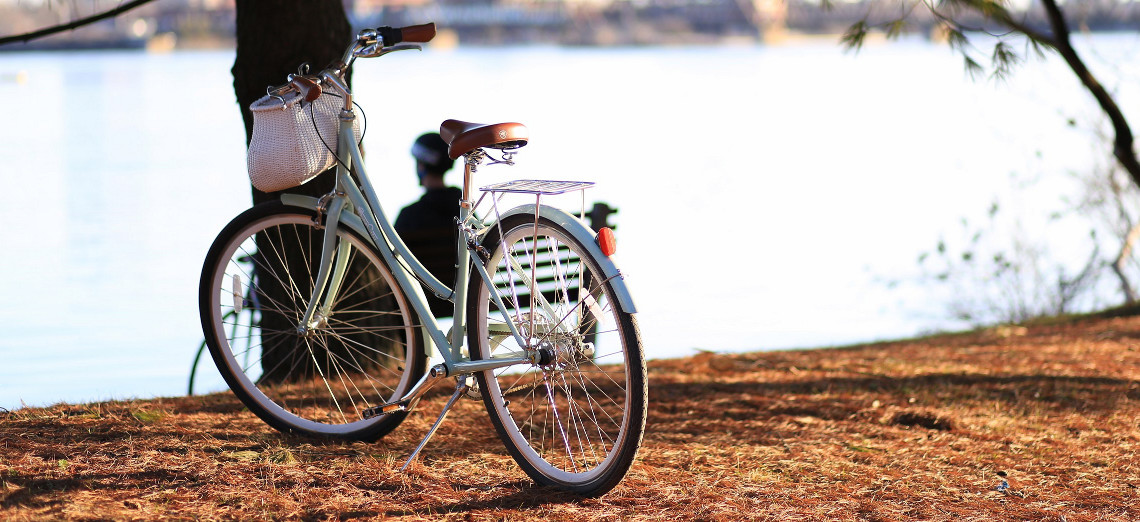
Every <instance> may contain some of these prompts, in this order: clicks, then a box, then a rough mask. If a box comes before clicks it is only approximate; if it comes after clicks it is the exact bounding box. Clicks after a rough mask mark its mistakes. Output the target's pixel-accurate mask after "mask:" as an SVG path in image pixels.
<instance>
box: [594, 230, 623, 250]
mask: <svg viewBox="0 0 1140 522" xmlns="http://www.w3.org/2000/svg"><path fill="white" fill-rule="evenodd" d="M594 240H595V241H597V242H598V247H599V248H601V249H602V253H603V254H605V255H606V257H610V256H612V255H614V253H615V252H617V238H616V237H614V231H613V230H610V228H609V227H602V229H601V230H599V231H598V236H597V237H595V238H594Z"/></svg>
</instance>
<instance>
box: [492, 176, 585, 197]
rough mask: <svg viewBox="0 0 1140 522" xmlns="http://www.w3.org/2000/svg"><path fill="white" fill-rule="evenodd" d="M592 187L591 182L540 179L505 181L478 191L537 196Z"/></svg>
mask: <svg viewBox="0 0 1140 522" xmlns="http://www.w3.org/2000/svg"><path fill="white" fill-rule="evenodd" d="M592 186H594V182H593V181H549V180H541V179H517V180H514V181H505V182H503V183H495V184H494V185H487V186H486V187H483V188H480V189H479V190H480V191H483V192H490V193H498V192H506V193H512V194H537V195H552V194H565V193H567V192H572V191H575V190H585V189H588V188H590V187H592Z"/></svg>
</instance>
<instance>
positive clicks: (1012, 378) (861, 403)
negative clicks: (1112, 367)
mask: <svg viewBox="0 0 1140 522" xmlns="http://www.w3.org/2000/svg"><path fill="white" fill-rule="evenodd" d="M916 396H917V397H920V398H921V399H922V400H921V401H920V402H918V404H916V405H913V406H912V405H911V402H910V399H911V398H913V397H916ZM790 397H794V400H790V399H789V398H790ZM868 397H875V398H876V400H882V401H883V403H885V404H894V405H901V406H902V407H903V409H910V410H918V409H923V408H940V407H946V406H950V405H954V404H956V403H965V402H969V403H989V404H1000V405H1002V407H1004V408H1007V409H1015V410H1017V411H1021V412H1027V413H1028V412H1039V413H1040V412H1044V413H1049V412H1053V413H1056V414H1059V415H1065V414H1072V413H1078V412H1079V413H1083V414H1094V415H1103V414H1108V413H1111V412H1112V411H1115V410H1117V409H1118V408H1119V407H1120V406H1121V403H1122V402H1131V401H1136V400H1140V381H1135V380H1131V379H1119V378H1109V377H1081V376H1055V375H1006V376H993V375H983V374H961V373H937V374H926V375H918V376H911V377H892V376H859V377H827V378H818V379H807V380H800V381H792V382H761V381H756V382H723V381H716V380H715V376H710V380H708V381H703V382H659V383H652V382H651V384H650V406H649V418H650V423H653V422H654V421H658V422H660V423H661V425H668V426H675V428H674V429H672V430H670V431H668V432H664V433H658V435H659V436H665V437H666V438H677V439H678V440H682V439H683V438H685V437H692V436H706V435H708V434H710V433H716V432H718V431H726V430H731V431H732V432H733V433H734V437H737V438H739V439H740V440H742V441H747V442H752V443H757V444H768V443H772V442H773V441H774V440H776V439H778V438H779V437H780V436H781V435H780V434H779V433H778V432H777V430H776V429H771V430H757V429H752V430H750V429H743V430H742V429H741V427H745V426H755V425H764V426H775V425H779V424H782V423H785V422H786V421H788V420H789V419H794V418H803V417H812V418H816V419H820V420H829V421H844V420H859V419H865V420H870V419H872V418H874V419H877V418H878V417H879V416H880V415H881V414H882V411H875V410H873V409H872V407H871V405H870V404H868ZM702 402H703V403H709V402H711V403H715V404H716V406H715V407H713V408H715V410H716V415H714V416H711V417H709V418H708V419H707V421H706V422H703V423H682V422H676V421H677V420H678V418H679V417H683V416H686V415H691V414H692V412H695V411H705V410H708V409H710V406H709V405H708V404H703V405H702V404H698V403H702ZM650 431H652V429H650ZM789 435H790V434H789Z"/></svg>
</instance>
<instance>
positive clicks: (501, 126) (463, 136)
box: [439, 120, 530, 159]
mask: <svg viewBox="0 0 1140 522" xmlns="http://www.w3.org/2000/svg"><path fill="white" fill-rule="evenodd" d="M439 135H440V137H442V138H443V141H444V143H447V155H448V156H450V157H451V159H458V158H459V157H460V156H462V155H464V154H466V153H468V152H471V151H473V150H475V149H478V148H480V147H490V148H492V149H500V150H502V149H517V148H519V147H522V146H523V145H526V142H527V140H528V139H529V137H530V136H529V135H530V133H529V132H527V129H526V126H525V125H523V124H521V123H495V124H485V123H468V122H465V121H459V120H447V121H445V122H443V124H442V125H440V126H439Z"/></svg>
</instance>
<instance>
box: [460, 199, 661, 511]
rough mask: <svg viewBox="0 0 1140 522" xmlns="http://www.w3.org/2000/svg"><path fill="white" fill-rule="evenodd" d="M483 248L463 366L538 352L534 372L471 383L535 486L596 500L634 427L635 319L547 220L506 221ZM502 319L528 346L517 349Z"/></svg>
mask: <svg viewBox="0 0 1140 522" xmlns="http://www.w3.org/2000/svg"><path fill="white" fill-rule="evenodd" d="M483 246H484V247H485V248H486V249H487V250H488V251H490V253H491V257H490V258H489V260H487V261H486V264H485V266H486V268H487V272H488V273H489V274H490V275H491V278H492V281H493V287H488V286H487V285H486V284H485V283H484V281H483V279H482V278H481V277H478V276H473V277H472V278H471V283H470V286H469V288H468V290H469V304H468V317H469V318H470V320H469V332H468V336H469V337H468V345H469V346H470V347H471V358H472V359H489V358H492V357H495V356H506V355H507V354H516V355H517V354H519V353H522V352H524V351H525V350H526V349H528V348H529V349H537V350H538V353H539V361H538V363H537V364H534V365H531V366H513V367H507V368H502V369H498V370H493V371H485V372H481V373H478V374H476V377H477V379H478V383H479V388H480V391H481V394H482V396H483V401H484V404H485V405H486V407H487V411H488V412H490V415H491V421H492V423H493V424H494V425H495V428H496V430H498V433H499V436H500V437H501V438H502V439H503V441H504V443H505V444H506V446H507V450H508V451H509V452H510V454H511V456H512V457H514V459H515V461H516V462H517V463H518V464H519V466H520V467H521V468H522V469H523V470H524V471H525V472H526V473H527V474H528V475H529V476H530V477H531V478H532V479H534V480H535V481H536V482H537V483H539V484H543V485H551V486H556V487H560V488H563V489H566V490H569V491H573V492H575V493H579V494H583V495H601V494H603V493H605V492H607V491H609V490H610V489H612V488H613V487H614V486H616V485H617V484H618V482H620V481H621V479H622V478H623V477H625V475H626V473H627V472H628V471H629V468H630V466H631V465H632V464H633V460H634V457H635V456H636V454H637V450H638V448H639V447H640V446H641V439H642V433H643V431H644V428H645V410H646V395H647V390H646V378H645V362H644V355H643V354H642V349H641V334H640V332H639V331H638V328H637V321H636V319H635V318H634V316H633V315H632V314H629V313H627V312H625V311H623V310H622V309H621V307H620V305H619V304H618V302H617V298H616V296H615V295H614V293H615V291H614V287H613V285H612V284H611V282H610V281H608V280H606V278H605V276H604V275H603V272H602V270H601V269H600V267H599V264H598V262H597V261H596V260H595V259H594V258H593V257H592V256H591V255H590V253H589V251H588V250H587V249H586V248H585V247H584V246H583V245H582V244H581V243H580V242H579V241H578V240H577V239H576V238H575V237H574V235H573V234H571V233H570V232H568V231H567V230H566V229H565V228H563V227H562V226H561V225H559V224H557V223H555V222H553V221H550V220H548V219H546V218H541V219H539V220H538V221H537V224H536V221H535V219H534V216H526V215H516V216H510V217H507V218H506V219H504V220H503V221H502V222H501V223H499V224H497V225H495V226H494V227H493V229H492V230H491V231H490V232H489V233H488V235H487V237H486V239H485V240H484V241H483ZM492 292H493V293H494V294H497V295H498V296H499V298H500V299H501V302H502V303H503V309H500V308H499V306H497V305H496V304H495V302H494V300H493V299H492V295H493V294H492ZM507 320H509V321H511V322H512V323H514V325H515V326H516V328H517V329H518V330H519V331H520V332H521V333H522V335H523V337H524V338H525V339H527V341H526V344H527V345H528V346H519V345H518V343H517V342H516V340H515V338H514V337H513V336H512V335H511V334H510V332H509V328H508V327H507V325H506V321H507Z"/></svg>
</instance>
